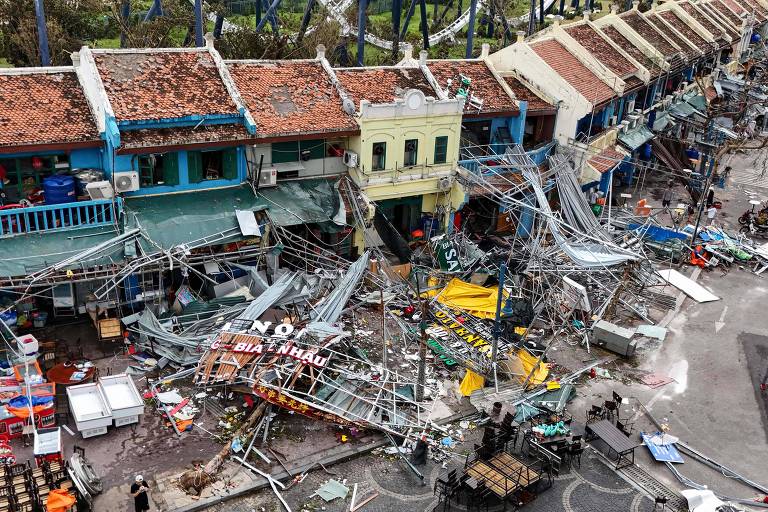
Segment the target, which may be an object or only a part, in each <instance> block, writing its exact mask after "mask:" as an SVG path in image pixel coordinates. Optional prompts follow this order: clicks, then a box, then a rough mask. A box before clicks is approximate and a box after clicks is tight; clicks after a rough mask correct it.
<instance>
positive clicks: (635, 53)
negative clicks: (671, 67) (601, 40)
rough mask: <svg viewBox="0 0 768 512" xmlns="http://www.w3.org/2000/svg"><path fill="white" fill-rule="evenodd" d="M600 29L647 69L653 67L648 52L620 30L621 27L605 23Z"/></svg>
mask: <svg viewBox="0 0 768 512" xmlns="http://www.w3.org/2000/svg"><path fill="white" fill-rule="evenodd" d="M600 30H601V31H602V32H603V34H605V35H606V36H608V37H609V38H610V39H611V40H612V41H613V42H614V43H616V44H617V45H619V46H620V47H621V49H622V50H624V51H625V52H627V53H628V54H629V56H630V57H632V58H633V59H635V60H636V61H637V62H638V63H640V64H641V65H642V66H643V67H645V68H646V69H649V70H650V69H652V68H653V67H654V66H653V61H652V60H651V59H649V58H648V56H647V55H646V54H644V53H643V51H642V50H641V49H640V48H638V47H637V46H635V45H634V44H632V42H631V41H630V40H629V39H627V38H626V37H625V36H624V34H622V33H621V32H619V29H617V28H616V27H614V26H612V25H605V26H603V27H600Z"/></svg>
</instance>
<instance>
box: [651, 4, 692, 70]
mask: <svg viewBox="0 0 768 512" xmlns="http://www.w3.org/2000/svg"><path fill="white" fill-rule="evenodd" d="M646 19H647V20H648V22H649V23H651V24H652V25H653V26H654V27H656V28H657V29H659V32H661V33H662V34H664V35H665V36H667V39H669V40H671V41H672V42H673V43H675V44H676V45H677V46H678V48H680V51H681V52H682V53H683V55H685V58H686V59H689V60H690V59H695V58H696V57H698V56H699V55H701V52H703V51H704V50H706V47H703V48H701V52H700V51H699V48H697V47H696V46H694V45H692V44H690V43H688V42H687V41H686V40H685V39H683V38H682V37H680V36H678V35H677V34H676V33H675V32H674V30H672V29H671V28H669V26H668V25H665V24H664V21H663V20H662V19H661V18H660V17H659V15H658V14H652V15H646ZM689 30H690V29H689Z"/></svg>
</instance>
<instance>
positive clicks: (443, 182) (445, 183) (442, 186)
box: [437, 176, 451, 192]
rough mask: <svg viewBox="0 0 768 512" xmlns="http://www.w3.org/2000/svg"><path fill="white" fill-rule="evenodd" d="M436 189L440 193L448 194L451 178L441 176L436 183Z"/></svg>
mask: <svg viewBox="0 0 768 512" xmlns="http://www.w3.org/2000/svg"><path fill="white" fill-rule="evenodd" d="M437 189H438V190H439V191H440V192H448V191H449V190H451V178H449V177H448V176H443V177H442V178H440V179H439V180H438V181H437Z"/></svg>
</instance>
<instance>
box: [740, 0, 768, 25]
mask: <svg viewBox="0 0 768 512" xmlns="http://www.w3.org/2000/svg"><path fill="white" fill-rule="evenodd" d="M744 1H745V2H746V3H747V7H748V8H749V13H750V14H752V13H754V14H755V18H756V19H757V21H759V22H760V23H762V22H764V21H765V20H766V19H768V9H766V8H765V7H763V6H762V4H761V3H760V2H758V1H757V0H744Z"/></svg>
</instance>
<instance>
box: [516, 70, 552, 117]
mask: <svg viewBox="0 0 768 512" xmlns="http://www.w3.org/2000/svg"><path fill="white" fill-rule="evenodd" d="M504 81H505V82H507V85H508V86H509V88H510V89H512V92H514V93H515V97H516V98H517V99H518V100H524V101H527V102H528V113H533V112H544V111H552V112H554V111H555V106H554V105H551V104H549V103H548V102H547V101H545V100H543V99H541V98H540V97H539V96H537V95H536V93H534V92H533V91H532V90H530V89H529V88H528V87H527V86H526V85H525V84H524V83H523V82H521V81H520V80H518V79H517V78H515V77H514V76H505V77H504Z"/></svg>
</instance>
